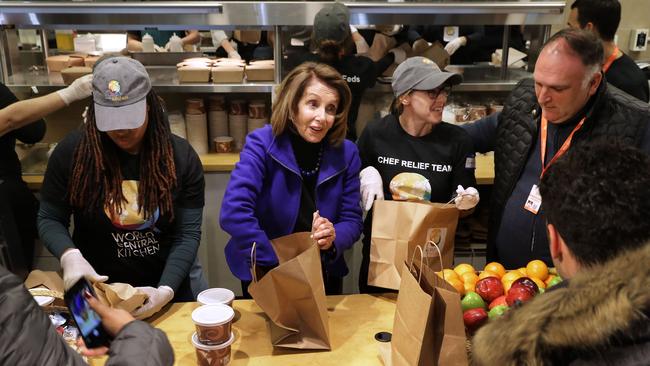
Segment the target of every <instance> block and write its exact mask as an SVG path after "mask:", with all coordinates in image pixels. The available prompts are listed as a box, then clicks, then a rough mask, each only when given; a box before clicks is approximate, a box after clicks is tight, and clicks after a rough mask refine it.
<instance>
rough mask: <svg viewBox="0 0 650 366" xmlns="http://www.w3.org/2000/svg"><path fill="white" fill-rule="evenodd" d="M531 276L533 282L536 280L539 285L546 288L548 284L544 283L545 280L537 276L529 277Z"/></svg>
mask: <svg viewBox="0 0 650 366" xmlns="http://www.w3.org/2000/svg"><path fill="white" fill-rule="evenodd" d="M529 278H530V279H531V280H533V282H535V283H536V284H537V287H539V288H543V289H545V288H546V284H545V283H544V281H542V280H540V279H539V278H537V277H529Z"/></svg>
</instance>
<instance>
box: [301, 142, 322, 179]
mask: <svg viewBox="0 0 650 366" xmlns="http://www.w3.org/2000/svg"><path fill="white" fill-rule="evenodd" d="M322 157H323V146H322V145H321V147H320V149H319V150H318V159H316V166H315V167H314V169H311V170H305V169H302V168H300V173H302V176H303V177H311V176H313V175H316V174H317V173H318V170H319V169H320V160H321V158H322Z"/></svg>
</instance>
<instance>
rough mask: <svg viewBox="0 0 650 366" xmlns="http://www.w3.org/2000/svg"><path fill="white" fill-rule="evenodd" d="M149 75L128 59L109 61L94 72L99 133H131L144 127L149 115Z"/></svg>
mask: <svg viewBox="0 0 650 366" xmlns="http://www.w3.org/2000/svg"><path fill="white" fill-rule="evenodd" d="M150 90H151V81H150V80H149V74H148V73H147V70H146V69H145V68H144V66H142V64H141V63H140V62H138V61H136V60H134V59H132V58H128V57H121V56H120V57H110V58H107V59H105V60H102V61H101V62H100V63H98V64H96V65H95V68H94V70H93V101H94V102H95V122H96V123H97V129H99V130H100V131H113V130H128V129H134V128H138V127H140V126H142V124H143V123H144V120H145V117H146V113H147V94H149V91H150Z"/></svg>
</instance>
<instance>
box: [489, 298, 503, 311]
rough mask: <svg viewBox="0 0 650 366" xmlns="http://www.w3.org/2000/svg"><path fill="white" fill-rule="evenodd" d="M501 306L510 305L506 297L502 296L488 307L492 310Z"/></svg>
mask: <svg viewBox="0 0 650 366" xmlns="http://www.w3.org/2000/svg"><path fill="white" fill-rule="evenodd" d="M499 305H505V306H508V303H507V302H506V295H501V296H499V297H497V298H496V299H494V300H492V302H491V303H490V305H488V309H490V310H492V308H493V307H495V306H499Z"/></svg>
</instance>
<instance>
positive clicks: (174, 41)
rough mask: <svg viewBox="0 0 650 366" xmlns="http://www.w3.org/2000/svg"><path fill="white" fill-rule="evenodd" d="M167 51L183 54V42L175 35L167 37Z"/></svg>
mask: <svg viewBox="0 0 650 366" xmlns="http://www.w3.org/2000/svg"><path fill="white" fill-rule="evenodd" d="M169 51H170V52H183V41H182V40H181V38H180V37H179V36H177V35H176V33H174V34H173V35H172V36H171V37H169Z"/></svg>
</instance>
